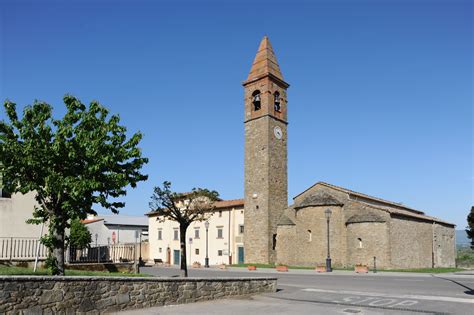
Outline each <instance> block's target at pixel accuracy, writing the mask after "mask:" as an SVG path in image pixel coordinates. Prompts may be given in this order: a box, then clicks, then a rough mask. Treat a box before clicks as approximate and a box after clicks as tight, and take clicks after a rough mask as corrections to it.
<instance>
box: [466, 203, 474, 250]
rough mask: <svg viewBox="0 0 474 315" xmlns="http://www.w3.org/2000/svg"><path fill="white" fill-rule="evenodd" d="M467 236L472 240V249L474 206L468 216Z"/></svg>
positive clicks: (472, 245) (473, 242)
mask: <svg viewBox="0 0 474 315" xmlns="http://www.w3.org/2000/svg"><path fill="white" fill-rule="evenodd" d="M467 225H468V226H467V228H466V233H467V238H468V239H470V240H471V249H474V206H472V207H471V213H469V215H468V216H467Z"/></svg>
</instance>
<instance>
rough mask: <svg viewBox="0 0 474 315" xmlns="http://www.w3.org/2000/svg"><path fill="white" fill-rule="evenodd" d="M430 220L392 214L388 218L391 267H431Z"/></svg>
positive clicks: (431, 240) (431, 230) (431, 232)
mask: <svg viewBox="0 0 474 315" xmlns="http://www.w3.org/2000/svg"><path fill="white" fill-rule="evenodd" d="M432 248H433V229H432V223H431V222H424V221H421V220H416V219H414V218H407V217H401V216H393V217H392V219H391V220H390V251H391V253H390V257H391V266H390V267H391V268H431V267H432Z"/></svg>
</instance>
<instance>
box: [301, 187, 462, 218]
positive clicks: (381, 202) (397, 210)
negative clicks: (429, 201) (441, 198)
mask: <svg viewBox="0 0 474 315" xmlns="http://www.w3.org/2000/svg"><path fill="white" fill-rule="evenodd" d="M317 185H320V186H323V187H326V188H330V189H334V190H337V191H340V192H344V193H346V194H347V195H348V198H349V200H352V201H355V202H359V203H363V204H364V205H365V206H366V207H370V208H372V209H377V210H383V211H385V212H387V213H389V214H390V215H397V216H404V217H412V218H417V219H420V220H424V221H430V222H437V223H441V224H445V225H449V226H455V224H453V223H450V222H446V221H443V220H441V219H438V218H436V217H432V216H429V215H426V214H425V213H424V212H423V211H420V210H416V209H413V208H410V207H407V206H405V205H403V204H401V203H396V202H393V201H388V200H385V199H381V198H377V197H372V196H369V195H366V194H363V193H359V192H356V191H353V190H350V189H347V188H343V187H340V186H336V185H332V184H328V183H325V182H317V183H316V184H314V185H312V186H311V187H309V188H308V189H306V190H305V191H303V192H302V193H300V194H298V195H296V196H295V197H293V200H295V199H296V198H297V197H298V196H301V195H302V194H304V193H305V192H307V191H308V190H310V189H311V188H313V187H315V186H317ZM304 201H305V200H303V201H302V202H301V203H303V202H304ZM297 207H298V205H295V209H297Z"/></svg>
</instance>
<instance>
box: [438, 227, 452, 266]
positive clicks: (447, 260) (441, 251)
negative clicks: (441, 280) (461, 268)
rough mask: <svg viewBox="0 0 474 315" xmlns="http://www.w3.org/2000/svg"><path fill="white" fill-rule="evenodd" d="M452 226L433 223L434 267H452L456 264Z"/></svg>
mask: <svg viewBox="0 0 474 315" xmlns="http://www.w3.org/2000/svg"><path fill="white" fill-rule="evenodd" d="M454 233H455V232H454V228H453V227H452V226H446V225H442V224H438V223H435V224H433V252H434V255H433V259H434V267H454V266H455V265H456V260H455V257H456V244H455V243H456V239H455V235H454Z"/></svg>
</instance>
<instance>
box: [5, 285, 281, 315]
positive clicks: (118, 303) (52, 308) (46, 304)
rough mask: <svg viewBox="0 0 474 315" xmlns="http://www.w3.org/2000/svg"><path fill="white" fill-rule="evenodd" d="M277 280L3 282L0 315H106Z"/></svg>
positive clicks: (238, 291) (256, 289)
mask: <svg viewBox="0 0 474 315" xmlns="http://www.w3.org/2000/svg"><path fill="white" fill-rule="evenodd" d="M275 291H276V278H218V279H215V278H214V279H211V278H124V277H117V278H115V277H31V276H5V277H0V314H102V313H107V312H114V311H120V310H127V309H140V308H145V307H152V306H160V305H169V304H182V303H192V302H197V301H206V300H213V299H219V298H225V297H233V296H245V295H250V294H255V293H263V292H275Z"/></svg>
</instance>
